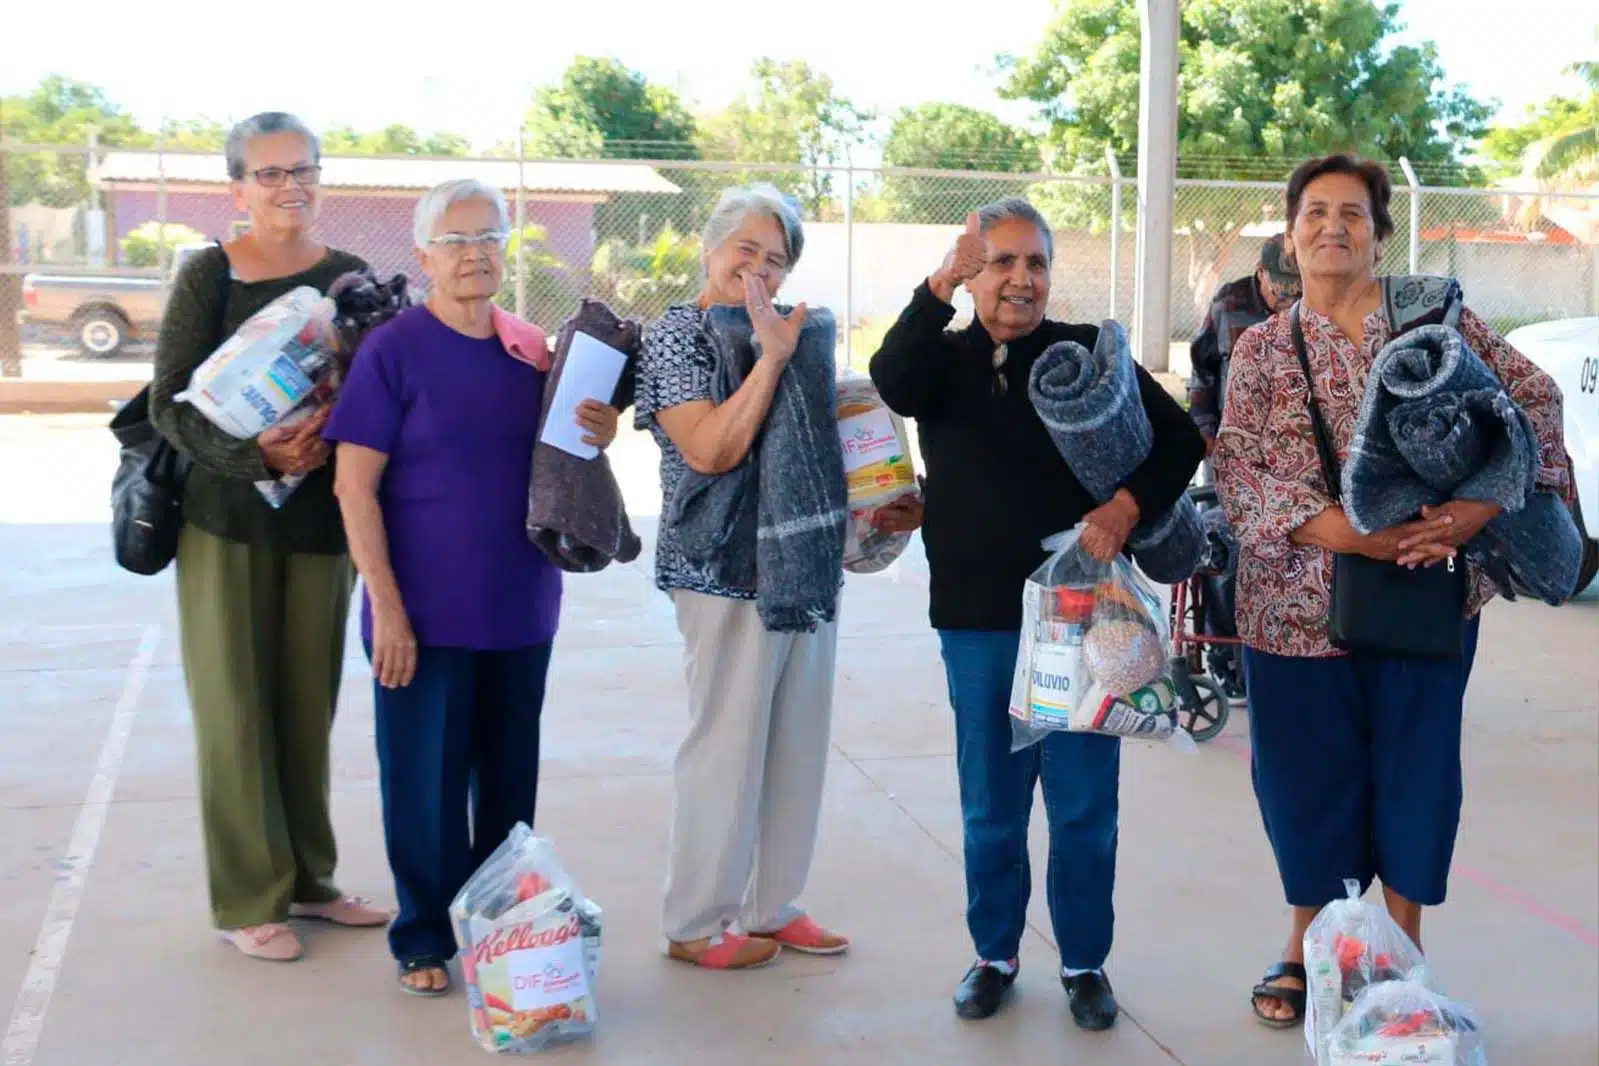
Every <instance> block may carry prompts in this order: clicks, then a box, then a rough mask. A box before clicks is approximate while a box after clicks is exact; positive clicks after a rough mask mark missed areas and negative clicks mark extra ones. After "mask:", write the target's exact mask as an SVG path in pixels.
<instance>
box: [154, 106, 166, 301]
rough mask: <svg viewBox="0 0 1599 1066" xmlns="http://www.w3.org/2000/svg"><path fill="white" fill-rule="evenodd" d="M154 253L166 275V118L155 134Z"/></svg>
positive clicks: (163, 275) (158, 264) (162, 274)
mask: <svg viewBox="0 0 1599 1066" xmlns="http://www.w3.org/2000/svg"><path fill="white" fill-rule="evenodd" d="M155 173H156V179H155V181H156V185H155V255H156V260H155V263H156V266H157V267H158V268H159V269H160V271H161V276H162V277H166V275H167V120H166V119H165V118H163V119H162V120H161V127H160V130H159V132H157V133H156V135H155Z"/></svg>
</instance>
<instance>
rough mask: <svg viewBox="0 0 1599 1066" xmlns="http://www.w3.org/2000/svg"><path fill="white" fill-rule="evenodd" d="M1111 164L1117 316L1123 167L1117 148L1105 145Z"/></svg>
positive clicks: (1112, 257)
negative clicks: (1117, 154)
mask: <svg viewBox="0 0 1599 1066" xmlns="http://www.w3.org/2000/svg"><path fill="white" fill-rule="evenodd" d="M1105 162H1106V163H1108V164H1110V317H1111V318H1112V319H1114V318H1115V317H1116V297H1117V294H1118V292H1119V290H1120V289H1121V284H1122V168H1121V164H1120V163H1118V162H1116V150H1115V149H1114V148H1112V147H1111V146H1110V145H1108V144H1107V145H1106V146H1105Z"/></svg>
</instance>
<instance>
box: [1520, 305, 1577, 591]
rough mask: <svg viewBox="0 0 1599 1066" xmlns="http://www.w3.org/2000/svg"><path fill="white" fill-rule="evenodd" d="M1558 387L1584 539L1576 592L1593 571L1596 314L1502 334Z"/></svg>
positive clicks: (1540, 323) (1539, 324)
mask: <svg viewBox="0 0 1599 1066" xmlns="http://www.w3.org/2000/svg"><path fill="white" fill-rule="evenodd" d="M1505 340H1507V341H1509V342H1510V344H1511V345H1513V346H1514V347H1515V348H1516V349H1517V350H1518V351H1520V352H1521V353H1522V354H1523V355H1525V356H1526V357H1527V358H1529V359H1531V360H1532V361H1533V362H1534V363H1537V364H1538V366H1539V367H1541V368H1542V369H1543V370H1544V372H1545V373H1547V374H1548V375H1549V376H1550V377H1552V378H1554V379H1555V383H1556V384H1557V385H1559V386H1560V392H1561V395H1562V398H1563V399H1564V401H1565V410H1566V451H1567V452H1568V453H1569V454H1570V455H1571V465H1572V470H1573V471H1574V473H1575V474H1576V480H1577V501H1578V508H1577V522H1578V527H1579V528H1580V529H1581V530H1582V532H1583V536H1584V537H1585V538H1586V539H1587V542H1588V547H1587V551H1586V552H1584V553H1583V559H1582V575H1581V577H1579V578H1578V580H1577V591H1578V592H1581V591H1583V590H1584V589H1586V588H1587V587H1588V586H1589V585H1590V584H1592V583H1593V579H1594V572H1595V570H1596V569H1599V543H1595V541H1594V538H1593V534H1592V533H1591V532H1590V531H1595V532H1599V317H1594V318H1562V319H1556V320H1555V321H1553V322H1539V323H1536V324H1534V325H1531V326H1522V327H1521V328H1520V329H1516V330H1512V331H1511V332H1510V333H1509V334H1507V335H1506V337H1505Z"/></svg>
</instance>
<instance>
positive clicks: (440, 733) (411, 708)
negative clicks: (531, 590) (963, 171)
mask: <svg viewBox="0 0 1599 1066" xmlns="http://www.w3.org/2000/svg"><path fill="white" fill-rule="evenodd" d="M367 654H368V656H370V655H371V649H370V648H368V651H367ZM549 666H550V645H548V644H540V645H538V646H536V647H531V648H518V649H515V650H512V651H471V650H468V649H464V648H427V647H424V648H419V649H418V650H417V660H416V677H415V678H414V679H413V680H412V681H411V683H410V684H409V685H407V686H405V687H404V688H399V689H389V688H384V687H382V686H381V685H376V684H374V686H373V688H374V691H375V692H376V694H377V696H376V699H377V747H378V770H379V773H380V775H381V778H380V780H381V785H382V789H383V833H384V836H385V838H386V840H387V844H388V854H389V867H390V869H391V870H392V871H393V873H394V890H395V895H396V897H397V900H398V902H399V905H400V913H399V916H398V917H397V918H396V919H395V920H394V923H393V924H392V925H391V926H390V927H389V947H390V949H391V950H392V951H393V952H394V957H395V958H397V959H400V960H402V961H404V960H406V959H414V958H418V957H420V956H436V957H438V958H442V959H449V958H453V957H454V956H455V951H456V947H455V934H454V932H453V931H452V929H451V926H450V915H449V907H450V901H451V900H452V899H454V898H455V894H456V892H458V891H459V890H460V888H461V886H462V885H464V884H465V883H466V881H467V878H469V877H471V876H472V874H473V872H474V871H476V870H477V868H478V867H479V866H480V865H482V863H483V860H485V859H487V858H488V857H489V854H490V853H491V852H493V851H494V849H495V848H497V847H499V846H500V844H501V843H503V842H504V841H505V838H506V837H507V836H508V835H509V834H510V832H511V829H512V827H513V826H515V825H516V823H517V822H526V823H528V825H529V826H531V825H532V824H533V810H534V807H535V805H536V803H537V799H538V787H539V713H540V711H541V710H542V709H543V706H544V679H545V675H546V674H547V673H548V671H549ZM469 805H470V811H471V824H470V826H468V823H467V814H468V806H469Z"/></svg>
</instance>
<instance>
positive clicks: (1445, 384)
mask: <svg viewBox="0 0 1599 1066" xmlns="http://www.w3.org/2000/svg"><path fill="white" fill-rule="evenodd" d="M1538 452H1539V449H1538V439H1537V435H1536V433H1535V431H1534V429H1533V426H1532V421H1531V419H1529V418H1528V417H1527V414H1526V412H1525V411H1523V410H1522V409H1521V408H1520V407H1518V406H1517V405H1516V403H1515V401H1513V400H1512V399H1511V398H1510V395H1509V393H1507V392H1506V391H1505V389H1504V387H1503V385H1501V384H1500V382H1499V379H1498V377H1497V376H1496V375H1495V374H1494V373H1493V371H1492V370H1491V369H1490V368H1489V367H1488V365H1487V364H1486V363H1484V362H1483V361H1482V359H1481V358H1480V357H1479V356H1478V355H1477V353H1476V352H1474V351H1472V349H1471V347H1470V345H1468V344H1467V343H1466V342H1465V339H1464V338H1463V337H1461V336H1460V334H1459V333H1457V332H1456V331H1455V330H1453V329H1451V328H1449V327H1448V326H1421V327H1418V328H1417V329H1415V330H1413V331H1412V332H1410V333H1408V334H1405V335H1403V336H1401V337H1398V338H1395V339H1394V340H1393V341H1391V342H1390V343H1389V344H1388V346H1387V347H1385V348H1384V349H1383V350H1382V351H1381V352H1380V353H1378V356H1377V358H1376V360H1375V361H1374V362H1373V364H1372V370H1371V375H1370V378H1369V379H1368V383H1367V386H1366V395H1365V397H1364V400H1363V401H1362V404H1361V411H1360V420H1359V423H1358V424H1357V427H1356V432H1355V440H1354V443H1353V444H1352V445H1351V447H1350V452H1349V460H1348V462H1347V463H1346V464H1345V465H1344V469H1343V497H1344V510H1345V512H1346V514H1347V515H1348V516H1349V521H1350V524H1351V525H1353V526H1354V527H1355V529H1356V530H1358V531H1359V532H1361V533H1370V532H1374V531H1376V530H1380V529H1386V528H1388V527H1390V526H1393V525H1397V524H1399V523H1401V522H1407V521H1410V520H1411V519H1413V518H1415V517H1416V516H1417V514H1418V513H1419V512H1420V510H1421V508H1422V506H1423V505H1429V506H1436V505H1438V504H1441V503H1444V502H1446V501H1448V500H1452V499H1458V500H1486V501H1490V502H1492V503H1496V504H1498V505H1499V507H1500V508H1501V513H1500V514H1499V516H1498V517H1496V518H1494V519H1493V521H1491V522H1489V523H1488V525H1487V526H1486V527H1484V529H1483V530H1482V532H1481V533H1479V534H1477V536H1475V537H1473V538H1472V539H1471V541H1469V542H1468V543H1467V544H1466V546H1465V549H1464V551H1465V556H1466V558H1467V559H1469V560H1471V561H1472V562H1474V563H1476V564H1478V565H1479V566H1481V567H1482V569H1483V570H1484V571H1485V572H1486V573H1487V574H1489V575H1490V576H1491V577H1492V578H1493V580H1494V583H1495V584H1496V585H1497V586H1498V588H1499V591H1500V592H1501V593H1502V594H1503V595H1505V596H1506V597H1509V598H1512V599H1513V598H1515V596H1516V595H1517V594H1518V593H1526V594H1528V595H1531V596H1535V597H1537V598H1538V599H1540V600H1543V601H1544V602H1546V603H1549V604H1551V605H1558V604H1560V603H1563V602H1565V601H1566V600H1567V599H1569V598H1570V597H1571V593H1572V590H1573V589H1574V588H1575V587H1576V583H1577V574H1578V570H1579V569H1580V567H1581V565H1582V549H1583V545H1582V536H1581V534H1580V533H1579V532H1578V530H1577V527H1576V523H1575V522H1574V521H1573V520H1572V517H1571V512H1570V510H1569V509H1568V508H1567V507H1566V504H1565V502H1564V501H1563V500H1561V499H1560V498H1559V497H1558V496H1556V495H1554V494H1553V493H1549V492H1545V491H1542V490H1539V489H1538V488H1537V487H1536V485H1537V474H1538V464H1539V458H1538Z"/></svg>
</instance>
